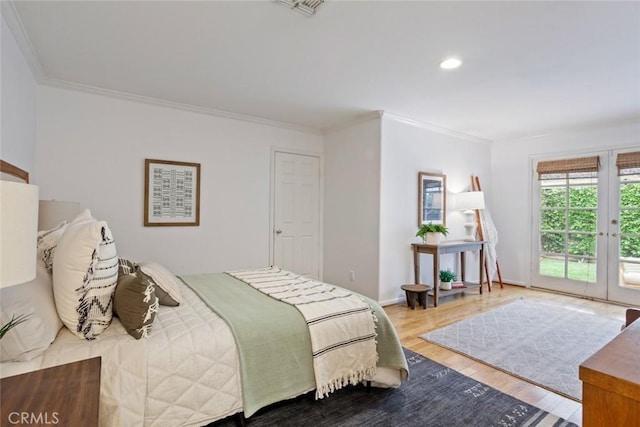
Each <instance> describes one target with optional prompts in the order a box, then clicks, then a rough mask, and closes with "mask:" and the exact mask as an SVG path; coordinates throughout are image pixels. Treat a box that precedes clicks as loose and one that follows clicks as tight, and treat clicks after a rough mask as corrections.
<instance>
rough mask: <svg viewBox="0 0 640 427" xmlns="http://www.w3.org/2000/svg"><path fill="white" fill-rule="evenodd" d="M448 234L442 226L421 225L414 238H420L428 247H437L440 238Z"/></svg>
mask: <svg viewBox="0 0 640 427" xmlns="http://www.w3.org/2000/svg"><path fill="white" fill-rule="evenodd" d="M448 233H449V230H448V229H447V227H445V226H444V225H442V224H433V223H431V222H430V223H428V224H422V225H421V226H420V228H419V229H418V232H417V233H416V237H422V240H423V241H424V242H425V243H428V244H430V245H437V244H438V243H439V242H440V237H441V236H446V235H447V234H448Z"/></svg>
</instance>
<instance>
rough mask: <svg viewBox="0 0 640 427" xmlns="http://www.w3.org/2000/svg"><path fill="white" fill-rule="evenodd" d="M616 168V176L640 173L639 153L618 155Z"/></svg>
mask: <svg viewBox="0 0 640 427" xmlns="http://www.w3.org/2000/svg"><path fill="white" fill-rule="evenodd" d="M616 166H617V167H618V175H630V174H636V173H640V151H634V152H632V153H618V157H617V158H616Z"/></svg>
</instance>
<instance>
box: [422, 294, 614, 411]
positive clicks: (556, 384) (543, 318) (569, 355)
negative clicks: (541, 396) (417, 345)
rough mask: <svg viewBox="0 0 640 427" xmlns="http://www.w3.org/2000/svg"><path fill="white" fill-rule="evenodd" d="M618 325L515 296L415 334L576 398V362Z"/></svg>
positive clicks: (611, 334)
mask: <svg viewBox="0 0 640 427" xmlns="http://www.w3.org/2000/svg"><path fill="white" fill-rule="evenodd" d="M621 325H622V321H620V320H615V319H611V318H607V317H603V316H597V315H594V314H589V313H585V312H582V311H577V310H575V309H569V308H565V307H562V306H559V305H552V304H550V303H546V302H541V301H535V300H526V299H521V300H518V301H515V302H512V303H510V304H507V305H504V306H502V307H499V308H496V309H494V310H491V311H488V312H486V313H483V314H480V315H477V316H474V317H471V318H468V319H465V320H463V321H461V322H457V323H454V324H452V325H449V326H445V327H444V328H440V329H436V330H435V331H432V332H429V333H427V334H424V335H421V336H420V338H423V339H425V340H427V341H431V342H433V343H435V344H438V345H441V346H443V347H446V348H449V349H451V350H453V351H456V352H458V353H461V354H464V355H465V356H469V357H471V358H473V359H476V360H478V361H480V362H483V363H486V364H488V365H491V366H493V367H495V368H497V369H500V370H502V371H505V372H507V373H509V374H512V375H515V376H517V377H520V378H522V379H525V380H527V381H530V382H533V383H535V384H538V385H540V386H541V387H544V388H547V389H549V390H552V391H554V392H556V393H559V394H562V395H564V396H566V397H569V398H571V399H574V400H577V401H581V400H582V382H581V381H580V379H579V378H578V366H580V364H581V363H582V362H584V361H585V360H586V359H587V358H588V357H590V356H591V355H592V354H593V353H595V352H596V351H598V350H599V349H600V348H602V346H604V345H605V344H606V343H608V342H609V341H611V339H613V338H614V337H615V336H616V335H617V334H618V333H619V332H620V327H621Z"/></svg>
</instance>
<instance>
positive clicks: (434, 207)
mask: <svg viewBox="0 0 640 427" xmlns="http://www.w3.org/2000/svg"><path fill="white" fill-rule="evenodd" d="M446 212H447V176H446V175H442V174H435V173H427V172H419V173H418V227H420V226H421V225H422V224H428V223H433V224H442V225H446V223H447V217H446Z"/></svg>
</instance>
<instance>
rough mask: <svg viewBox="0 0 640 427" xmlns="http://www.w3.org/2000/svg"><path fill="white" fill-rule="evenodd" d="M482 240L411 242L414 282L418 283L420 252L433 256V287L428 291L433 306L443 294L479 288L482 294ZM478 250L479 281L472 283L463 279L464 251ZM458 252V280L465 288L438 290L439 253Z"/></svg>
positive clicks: (435, 305) (483, 243) (436, 304)
mask: <svg viewBox="0 0 640 427" xmlns="http://www.w3.org/2000/svg"><path fill="white" fill-rule="evenodd" d="M485 243H486V242H485V241H484V240H480V241H474V242H467V241H464V240H451V241H444V242H441V243H439V244H437V245H431V244H427V243H412V244H411V246H412V247H413V268H414V273H415V282H416V284H418V283H420V254H430V255H431V256H432V258H433V289H432V290H431V291H429V295H432V296H433V305H434V307H437V306H438V298H439V297H440V296H445V295H453V294H458V293H461V292H464V291H468V290H470V289H475V288H479V289H480V293H481V294H482V275H483V274H484V245H485ZM467 251H473V252H475V251H479V252H480V257H479V258H478V271H479V276H478V277H479V279H478V280H479V282H478V283H472V282H467V281H465V252H467ZM455 253H459V254H460V280H462V283H464V284H465V286H466V288H457V289H451V290H449V291H445V290H439V289H438V288H439V286H438V284H439V274H440V255H444V254H455Z"/></svg>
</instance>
